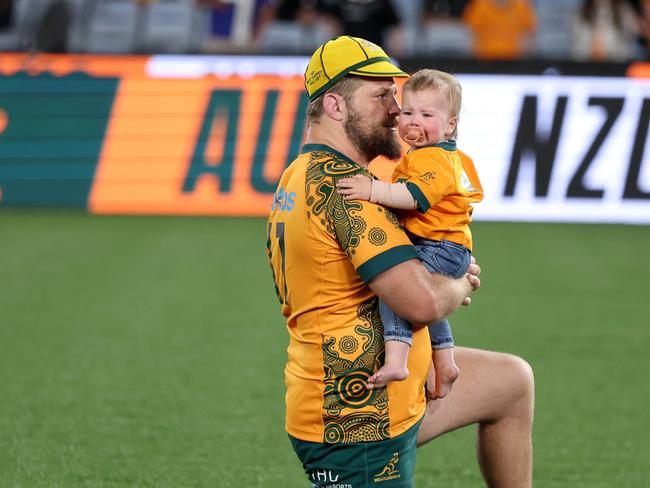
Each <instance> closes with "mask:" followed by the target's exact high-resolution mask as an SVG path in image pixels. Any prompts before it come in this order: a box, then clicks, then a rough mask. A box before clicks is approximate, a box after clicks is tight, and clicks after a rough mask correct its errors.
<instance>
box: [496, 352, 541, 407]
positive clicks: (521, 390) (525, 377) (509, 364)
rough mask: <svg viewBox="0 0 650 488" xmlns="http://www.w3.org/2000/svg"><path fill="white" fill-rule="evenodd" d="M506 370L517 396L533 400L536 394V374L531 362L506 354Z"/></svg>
mask: <svg viewBox="0 0 650 488" xmlns="http://www.w3.org/2000/svg"><path fill="white" fill-rule="evenodd" d="M503 361H504V362H505V367H506V371H508V379H509V382H510V386H511V388H512V390H511V391H512V392H513V393H514V394H515V395H516V396H517V398H523V399H528V400H532V399H533V397H534V394H535V376H534V374H533V368H532V367H531V366H530V364H529V363H528V362H527V361H526V360H524V359H522V358H520V357H519V356H514V355H512V354H504V357H503Z"/></svg>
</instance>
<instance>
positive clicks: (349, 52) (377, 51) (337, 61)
mask: <svg viewBox="0 0 650 488" xmlns="http://www.w3.org/2000/svg"><path fill="white" fill-rule="evenodd" d="M348 74H350V75H357V76H385V77H396V76H397V77H408V75H407V74H406V73H404V72H403V71H402V70H401V69H399V68H398V67H397V66H395V65H394V64H393V63H392V62H391V61H390V59H389V58H388V55H387V54H386V53H385V52H384V50H383V49H382V48H380V47H379V46H378V45H377V44H374V43H372V42H369V41H366V40H365V39H361V38H359V37H350V36H340V37H337V38H335V39H331V40H329V41H327V42H326V43H325V44H323V45H322V46H320V47H319V48H318V49H316V51H315V52H314V54H312V56H311V59H310V60H309V64H308V65H307V70H306V71H305V88H306V89H307V93H308V94H309V99H310V100H314V99H315V98H316V97H318V96H319V95H320V94H321V93H323V92H324V91H326V90H328V89H329V88H331V87H332V86H334V85H335V84H336V83H337V82H338V81H339V80H340V79H341V78H343V77H344V76H345V75H348Z"/></svg>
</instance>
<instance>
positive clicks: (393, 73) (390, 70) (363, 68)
mask: <svg viewBox="0 0 650 488" xmlns="http://www.w3.org/2000/svg"><path fill="white" fill-rule="evenodd" d="M345 75H356V76H367V77H373V76H378V77H386V78H388V77H391V78H393V77H396V78H405V77H406V78H408V76H409V75H407V74H406V73H404V71H402V70H401V69H399V68H398V67H397V66H395V65H394V64H393V63H391V62H390V59H388V58H385V57H376V58H370V59H366V60H364V61H361V62H360V63H357V64H354V65H352V66H350V67H349V68H347V69H345V70H343V71H341V72H340V73H339V74H338V75H336V76H335V77H334V78H332V79H331V80H329V81H328V82H327V83H325V84H324V85H323V86H322V87H320V88H319V89H318V90H316V91H315V92H314V93H312V95H311V96H310V97H309V100H315V99H316V98H318V97H319V96H320V95H321V94H323V93H324V92H326V91H327V90H329V89H330V88H332V87H333V86H334V85H336V83H337V82H338V81H339V80H340V79H341V78H343V77H344V76H345Z"/></svg>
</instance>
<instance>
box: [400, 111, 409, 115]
mask: <svg viewBox="0 0 650 488" xmlns="http://www.w3.org/2000/svg"><path fill="white" fill-rule="evenodd" d="M402 115H411V111H410V110H402Z"/></svg>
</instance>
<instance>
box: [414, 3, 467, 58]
mask: <svg viewBox="0 0 650 488" xmlns="http://www.w3.org/2000/svg"><path fill="white" fill-rule="evenodd" d="M466 7H467V0H424V3H423V4H422V36H421V39H419V40H418V41H419V42H417V44H416V51H417V52H419V53H420V54H422V55H431V56H451V57H469V56H471V54H472V35H471V33H470V32H469V30H468V28H467V26H466V25H465V24H464V23H463V22H462V20H461V18H462V16H463V12H464V11H465V8H466Z"/></svg>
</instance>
